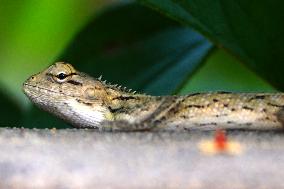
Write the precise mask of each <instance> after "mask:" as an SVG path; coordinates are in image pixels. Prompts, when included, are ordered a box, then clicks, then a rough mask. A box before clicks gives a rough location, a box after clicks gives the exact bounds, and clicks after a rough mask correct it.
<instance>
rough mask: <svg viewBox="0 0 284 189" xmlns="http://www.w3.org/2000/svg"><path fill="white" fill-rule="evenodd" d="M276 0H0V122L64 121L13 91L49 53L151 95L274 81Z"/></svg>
mask: <svg viewBox="0 0 284 189" xmlns="http://www.w3.org/2000/svg"><path fill="white" fill-rule="evenodd" d="M283 5H284V3H283V2H282V1H274V0H271V1H245V0H234V1H233V0H228V1H225V0H224V1H222V0H219V1H218V0H216V1H210V0H181V1H170V0H163V1H159V0H153V1H151V0H141V1H138V2H134V1H114V0H113V1H108V0H107V1H106V0H93V1H91V0H82V1H75V0H60V1H54V0H42V1H35V0H24V1H20V0H15V1H8V0H2V1H0V26H1V30H0V61H1V63H0V70H1V74H0V96H1V98H0V105H1V106H0V107H1V108H0V112H1V120H0V126H1V127H29V128H33V127H37V128H45V127H49V128H52V127H56V128H64V127H68V125H67V124H65V123H63V122H62V121H60V120H58V119H56V118H54V117H53V116H50V115H49V114H47V113H45V112H42V111H41V110H38V109H37V108H35V107H34V106H33V105H32V104H31V103H30V102H29V100H28V99H27V98H26V97H25V96H24V94H23V93H22V91H21V86H22V83H23V82H24V81H25V79H27V78H28V77H29V76H30V75H32V74H34V73H37V72H39V71H41V70H43V69H45V68H46V67H47V66H48V65H50V64H52V63H53V62H55V61H59V60H60V61H67V62H70V63H71V64H73V65H74V66H75V67H76V68H77V69H78V70H80V71H83V72H87V73H88V74H90V75H92V76H94V77H98V76H100V75H103V77H104V78H105V79H107V80H108V81H110V82H112V83H118V84H122V85H124V86H127V87H129V88H132V89H134V90H137V91H139V92H146V93H149V94H153V95H164V94H187V93H190V92H196V91H214V90H225V91H235V92H243V91H244V92H255V91H264V92H275V91H282V90H283V89H284V82H283V81H284V74H283V68H284V64H283V63H284V49H283V44H284V38H283V33H284V24H283V16H282V15H283V14H282V13H283V12H284V10H283V7H284V6H283Z"/></svg>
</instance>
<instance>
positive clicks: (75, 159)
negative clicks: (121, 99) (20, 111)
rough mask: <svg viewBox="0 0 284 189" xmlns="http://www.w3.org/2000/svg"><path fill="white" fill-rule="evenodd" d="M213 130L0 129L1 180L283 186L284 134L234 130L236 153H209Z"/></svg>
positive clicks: (18, 183) (43, 184)
mask: <svg viewBox="0 0 284 189" xmlns="http://www.w3.org/2000/svg"><path fill="white" fill-rule="evenodd" d="M212 136H213V133H212V132H198V131H195V132H190V133H173V132H172V133H169V132H162V133H99V132H95V131H92V130H76V129H74V130H73V129H69V130H56V131H53V130H28V129H5V128H2V129H0V156H1V157H0V188H99V187H102V186H104V188H209V187H210V188H256V187H257V188H281V187H284V184H283V179H284V145H283V144H284V134H283V133H282V132H252V131H250V132H249V131H234V132H230V133H229V139H231V140H234V141H238V142H240V144H241V145H242V147H243V148H244V151H243V153H241V154H240V155H235V156H232V155H225V154H219V155H214V156H208V155H205V154H203V153H202V152H200V150H199V149H198V147H197V146H198V145H197V144H198V143H199V142H200V141H202V140H204V139H208V140H210V139H212Z"/></svg>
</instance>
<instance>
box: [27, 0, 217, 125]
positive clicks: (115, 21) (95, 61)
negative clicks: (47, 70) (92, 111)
mask: <svg viewBox="0 0 284 189" xmlns="http://www.w3.org/2000/svg"><path fill="white" fill-rule="evenodd" d="M211 48H212V45H211V44H210V43H209V42H208V41H207V40H206V39H204V38H203V37H202V36H201V35H199V34H197V33H196V32H193V31H192V30H190V29H188V28H184V27H183V26H180V25H179V24H177V23H176V22H174V21H171V20H169V19H168V18H165V17H163V16H161V15H159V14H157V13H156V12H155V11H152V10H149V9H147V8H145V7H143V6H140V5H138V4H126V5H121V6H115V7H112V8H110V9H107V10H106V11H105V12H103V13H102V14H101V15H99V16H98V17H96V18H95V19H94V20H92V22H90V23H89V24H88V25H87V26H86V28H85V29H83V30H82V31H81V32H80V33H79V34H78V36H76V37H75V39H74V40H73V41H72V43H71V44H70V45H69V47H68V48H67V50H66V51H65V52H64V54H63V55H62V56H61V57H60V58H58V61H68V62H70V63H71V64H73V65H74V66H75V67H76V68H77V69H78V70H80V71H84V72H86V73H88V74H90V75H92V76H94V77H98V76H100V75H101V74H103V75H104V78H105V79H107V80H109V81H112V82H114V83H119V84H123V85H125V86H128V87H130V88H134V89H135V90H139V91H144V92H149V93H151V94H168V93H172V92H173V91H174V90H175V89H176V88H177V87H178V86H180V85H181V84H182V82H183V81H184V80H185V78H187V77H188V75H189V74H190V73H192V72H193V71H194V70H195V69H196V68H197V66H198V65H199V64H200V63H202V60H203V59H204V57H206V55H207V54H208V52H209V50H210V49H211ZM24 125H25V127H29V128H33V127H37V128H52V127H56V128H66V127H68V124H66V123H64V122H63V121H61V120H59V119H57V118H55V117H53V116H52V115H50V114H48V113H43V112H42V111H41V110H39V109H37V108H35V107H33V108H32V110H31V112H30V113H29V114H28V116H27V117H26V118H25V120H24Z"/></svg>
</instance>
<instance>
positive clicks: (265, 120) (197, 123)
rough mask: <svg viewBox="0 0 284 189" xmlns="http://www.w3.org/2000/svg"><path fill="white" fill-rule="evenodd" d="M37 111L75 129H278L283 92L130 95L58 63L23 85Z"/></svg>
mask: <svg viewBox="0 0 284 189" xmlns="http://www.w3.org/2000/svg"><path fill="white" fill-rule="evenodd" d="M23 90H24V93H25V94H26V95H27V96H28V97H29V98H30V99H31V101H33V102H34V103H35V104H36V105H37V106H39V107H40V108H42V109H44V110H46V111H48V112H50V113H52V114H54V115H56V116H58V117H59V118H61V119H63V120H66V121H67V122H69V123H70V124H72V125H73V126H75V127H79V128H100V129H117V130H126V131H136V130H150V129H170V130H189V129H217V128H225V129H234V128H239V129H282V126H283V117H284V116H283V115H284V114H283V107H284V94H283V93H228V92H214V93H194V94H189V95H186V96H149V95H143V94H135V93H133V92H130V91H127V90H125V89H121V88H120V87H117V86H116V85H110V84H107V83H106V82H104V81H101V79H100V78H98V79H94V78H92V77H90V76H88V75H86V74H84V73H81V72H79V71H77V70H75V69H74V68H73V67H72V66H71V65H70V64H67V63H63V62H57V63H55V64H54V65H51V66H50V67H49V68H47V69H46V70H44V71H42V72H40V73H39V74H36V75H33V76H31V77H30V78H29V79H28V80H27V81H26V82H25V83H24V84H23Z"/></svg>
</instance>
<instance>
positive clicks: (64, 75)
mask: <svg viewBox="0 0 284 189" xmlns="http://www.w3.org/2000/svg"><path fill="white" fill-rule="evenodd" d="M56 77H57V78H58V79H60V80H64V79H66V77H67V75H66V74H65V73H60V74H58V75H57V76H56Z"/></svg>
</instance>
